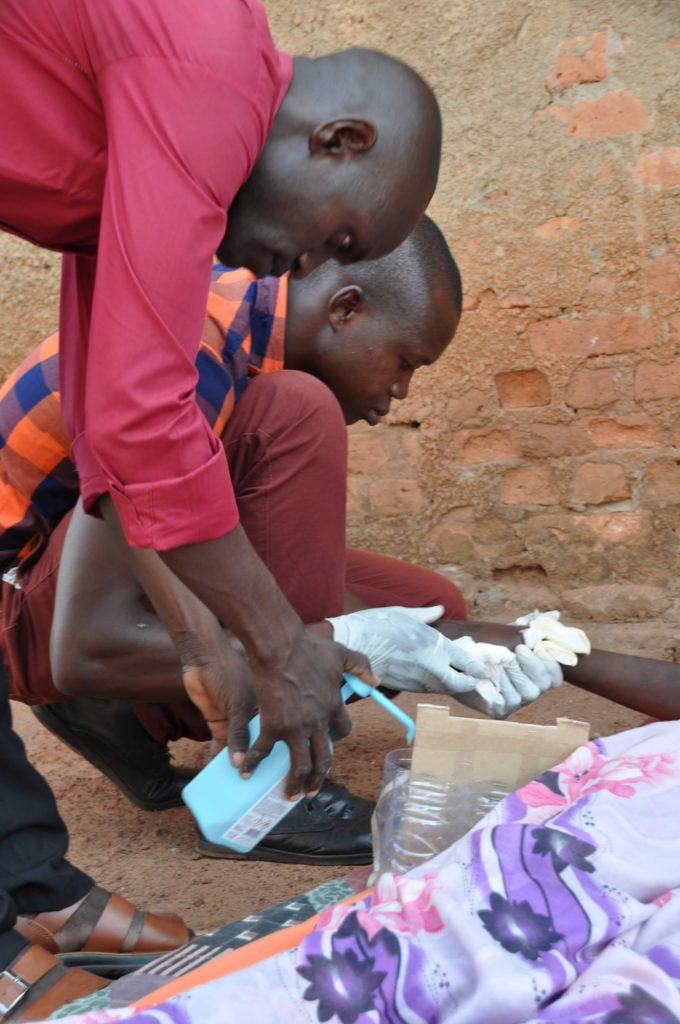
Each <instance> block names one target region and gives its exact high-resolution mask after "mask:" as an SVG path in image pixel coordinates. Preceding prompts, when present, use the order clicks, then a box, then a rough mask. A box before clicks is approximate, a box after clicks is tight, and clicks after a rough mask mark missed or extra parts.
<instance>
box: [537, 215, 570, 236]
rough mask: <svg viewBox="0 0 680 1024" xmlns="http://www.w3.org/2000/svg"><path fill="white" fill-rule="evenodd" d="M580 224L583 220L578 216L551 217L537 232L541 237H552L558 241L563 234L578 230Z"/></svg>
mask: <svg viewBox="0 0 680 1024" xmlns="http://www.w3.org/2000/svg"><path fill="white" fill-rule="evenodd" d="M580 226H581V221H580V220H579V219H578V217H551V218H550V220H547V221H545V223H544V224H541V226H540V227H537V228H536V234H537V235H538V236H539V238H550V239H552V240H553V241H555V242H558V241H559V240H560V238H561V237H562V235H564V234H569V233H570V232H571V231H577V230H578V228H579V227H580Z"/></svg>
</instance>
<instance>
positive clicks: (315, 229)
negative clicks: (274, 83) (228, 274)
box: [219, 49, 441, 276]
mask: <svg viewBox="0 0 680 1024" xmlns="http://www.w3.org/2000/svg"><path fill="white" fill-rule="evenodd" d="M440 153H441V116H440V113H439V107H438V104H437V101H436V99H435V97H434V94H433V93H432V90H431V89H430V88H429V86H428V85H427V84H426V83H425V82H424V81H423V79H422V78H420V76H419V75H418V74H417V73H416V72H415V71H413V69H412V68H410V67H408V66H407V65H406V64H403V63H402V62H401V61H398V60H396V59H395V58H393V57H389V56H387V55H386V54H383V53H378V52H377V51H375V50H359V49H355V50H344V51H341V52H339V53H332V54H328V55H327V56H325V57H319V58H316V59H313V60H312V59H308V58H298V59H296V60H295V71H294V75H293V81H292V84H291V87H290V89H289V91H288V93H287V95H286V97H285V99H284V101H283V103H282V105H281V108H280V110H279V113H278V114H277V116H276V119H275V121H274V125H273V127H272V131H271V133H270V136H269V138H268V139H267V142H266V145H265V148H264V150H263V152H262V155H261V157H260V159H259V161H258V163H257V165H256V166H255V168H254V170H253V173H252V175H251V177H250V178H249V179H248V181H247V182H246V183H245V185H244V186H243V188H242V189H241V191H240V192H239V194H238V195H237V197H236V199H235V201H234V203H233V204H232V207H231V210H230V212H229V223H228V227H227V233H226V236H225V239H224V242H223V244H222V246H221V248H220V251H219V255H220V258H221V259H222V260H223V261H224V262H227V263H229V264H231V265H235V264H243V265H245V266H248V267H250V268H251V269H252V270H253V271H254V272H255V273H256V274H258V276H263V275H266V274H268V273H275V274H281V273H284V272H285V271H287V270H288V269H291V268H292V269H293V272H294V273H302V274H303V273H308V272H309V271H310V270H312V269H313V268H314V267H315V266H318V265H319V264H320V263H322V262H324V261H325V260H326V259H329V258H331V257H332V258H335V259H338V260H340V261H341V262H345V263H353V262H356V261H357V260H361V259H374V258H376V257H378V256H383V255H385V254H386V253H388V252H391V251H392V250H393V249H395V248H396V247H397V246H398V245H399V244H400V243H401V242H402V241H403V239H404V238H406V236H407V235H408V234H409V232H410V231H411V230H412V228H413V227H414V225H415V224H416V223H417V221H418V219H419V218H420V216H421V214H422V213H423V211H424V210H425V208H426V206H427V205H428V203H429V201H430V199H431V197H432V193H433V192H434V189H435V186H436V183H437V175H438V172H439V160H440Z"/></svg>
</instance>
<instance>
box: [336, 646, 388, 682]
mask: <svg viewBox="0 0 680 1024" xmlns="http://www.w3.org/2000/svg"><path fill="white" fill-rule="evenodd" d="M338 647H339V648H340V649H341V651H342V671H343V672H350V673H351V674H352V675H353V676H358V678H359V679H361V680H363V682H364V683H368V685H369V686H379V685H380V680H379V679H378V677H377V676H376V674H375V673H374V671H373V669H372V668H371V663H370V661H369V660H368V658H367V657H366V655H365V654H361V653H360V652H359V651H353V650H351V648H349V647H345V646H344V645H343V644H338Z"/></svg>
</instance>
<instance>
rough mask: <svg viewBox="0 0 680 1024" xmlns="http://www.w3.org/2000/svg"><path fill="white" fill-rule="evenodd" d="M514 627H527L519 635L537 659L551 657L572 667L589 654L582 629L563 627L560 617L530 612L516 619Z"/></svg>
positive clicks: (547, 613)
mask: <svg viewBox="0 0 680 1024" xmlns="http://www.w3.org/2000/svg"><path fill="white" fill-rule="evenodd" d="M513 625H514V626H526V627H527V628H526V629H524V630H523V631H522V636H523V637H524V643H525V644H526V645H527V647H529V648H531V650H532V651H533V653H534V654H536V655H537V656H538V657H543V658H544V660H546V661H547V659H546V656H548V657H551V658H552V659H554V660H555V661H557V662H559V663H560V664H561V665H575V664H576V663H577V661H578V655H579V654H590V650H591V648H590V640H589V639H588V637H587V636H586V634H585V633H584V632H583V630H582V629H577V628H576V627H575V626H565V625H564V624H563V623H562V622H560V613H559V612H558V611H551V612H539V611H534V612H530V613H529V614H528V615H524V616H522V618H519V619H517V620H516V621H515V622H514V623H513Z"/></svg>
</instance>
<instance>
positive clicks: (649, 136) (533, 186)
mask: <svg viewBox="0 0 680 1024" xmlns="http://www.w3.org/2000/svg"><path fill="white" fill-rule="evenodd" d="M266 7H267V11H268V14H269V16H270V20H271V24H272V30H273V34H274V37H275V38H276V39H277V40H278V42H279V44H280V45H281V46H282V47H284V48H286V49H288V50H290V51H291V52H293V53H296V52H297V53H322V52H325V51H327V50H331V49H334V48H338V47H342V46H348V45H352V44H357V43H362V44H364V45H368V46H377V47H380V48H383V49H388V50H390V51H391V52H393V53H395V54H397V55H399V56H403V57H405V58H406V59H408V60H410V61H411V62H412V63H414V64H415V65H416V66H417V67H418V68H419V69H420V70H421V71H422V72H423V73H424V74H425V75H426V76H427V77H428V78H429V79H430V80H431V81H432V82H433V84H434V85H435V87H436V89H437V92H438V95H439V98H440V101H441V104H442V110H443V114H444V125H445V147H444V161H443V167H442V174H441V179H440V186H439V188H438V191H437V195H436V197H435V200H434V202H433V204H432V210H431V212H432V214H433V216H435V217H436V219H437V220H438V221H439V223H440V224H441V226H442V228H443V229H444V231H445V233H446V234H447V237H448V238H449V240H450V242H451V245H452V248H453V249H454V251H455V253H456V255H457V256H458V258H459V261H460V263H461V266H462V269H463V275H464V281H465V291H466V300H465V307H466V308H465V315H464V318H463V322H462V326H461V329H460V331H459V334H458V336H457V338H456V341H455V343H454V346H453V347H452V348H451V350H450V351H449V352H447V353H446V354H445V356H444V357H443V358H442V359H441V360H440V362H439V363H438V364H437V365H436V366H435V367H433V368H431V369H430V370H425V371H423V372H422V373H420V374H419V375H418V378H416V381H415V383H414V386H413V388H412V393H411V395H410V397H409V399H408V400H407V401H406V402H404V403H401V404H400V405H399V406H398V407H397V408H396V409H395V411H394V413H393V414H392V415H391V416H390V418H389V422H388V423H386V424H384V425H381V426H380V427H376V428H373V429H369V428H368V427H365V426H363V427H362V426H360V427H358V428H353V430H352V432H351V469H352V473H351V477H350V497H349V507H350V537H351V540H352V542H353V543H355V544H362V545H364V546H371V547H374V548H376V549H378V550H382V551H386V552H388V553H392V554H395V555H401V556H403V557H406V558H411V559H414V560H418V561H421V562H425V563H428V564H431V565H435V566H438V567H440V568H442V571H444V572H446V573H448V574H450V575H451V577H452V578H454V579H455V580H457V581H458V582H459V583H460V584H461V586H462V587H463V590H464V592H465V593H466V595H467V597H468V599H469V600H470V603H471V605H472V608H473V610H474V611H476V612H477V613H479V614H484V615H494V616H499V617H507V616H509V615H512V614H514V613H515V612H516V611H518V610H520V609H523V608H525V607H528V606H531V605H533V604H535V603H537V604H541V605H543V606H545V605H554V604H555V605H560V606H562V607H564V608H566V609H567V611H568V612H569V613H570V615H571V616H572V617H573V618H577V619H579V620H580V621H583V622H586V623H588V624H589V628H590V629H591V631H593V632H594V634H595V636H596V637H598V638H600V639H601V642H607V643H611V644H612V645H615V646H618V647H619V648H621V649H626V648H628V649H639V650H648V651H649V652H651V653H655V654H663V655H665V656H667V657H675V656H677V647H676V643H675V640H674V634H676V633H677V626H678V623H679V622H680V582H679V579H680V573H679V572H678V570H679V568H680V550H679V541H678V532H679V527H680V404H679V403H678V398H679V397H680V300H679V298H678V296H679V294H680V287H679V286H680V241H679V240H680V211H679V204H678V199H679V196H680V142H679V140H678V121H677V117H678V110H679V109H680V46H679V43H678V38H679V37H680V22H679V21H678V16H677V15H678V7H677V3H676V2H675V0H657V2H654V3H652V2H644V3H640V2H638V0H617V2H616V3H614V2H607V0H569V2H568V3H567V2H561V3H556V2H555V0H505V2H504V3H502V4H501V3H498V2H497V0H447V2H446V3H444V2H442V0H418V2H417V3H416V2H413V0H411V2H402V3H394V0H345V2H344V3H342V4H338V3H337V2H332V0H309V2H305V3H302V2H301V0H266ZM0 252H2V255H3V271H2V275H1V277H0V303H1V304H2V309H3V319H2V322H1V323H0V343H1V345H2V350H1V351H2V361H3V368H4V369H5V370H8V369H9V368H10V367H11V365H12V364H13V363H14V362H15V360H16V358H18V356H19V354H20V353H21V352H22V351H24V350H26V349H27V348H28V347H29V346H30V345H31V344H33V343H34V341H35V340H36V338H37V337H39V335H40V334H41V333H42V332H43V331H45V330H47V329H49V328H50V327H51V326H52V325H53V324H54V322H55V316H56V296H57V268H56V262H55V260H54V259H53V258H52V257H51V256H50V255H49V254H44V253H39V252H38V251H37V250H30V249H29V248H28V247H26V246H24V245H22V244H21V243H18V242H16V241H14V240H9V239H7V238H6V237H5V238H2V237H1V236H0Z"/></svg>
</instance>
